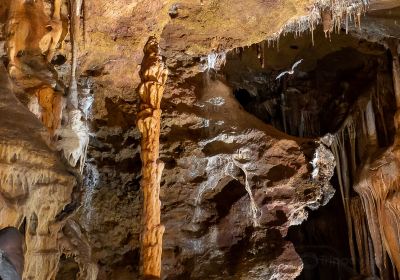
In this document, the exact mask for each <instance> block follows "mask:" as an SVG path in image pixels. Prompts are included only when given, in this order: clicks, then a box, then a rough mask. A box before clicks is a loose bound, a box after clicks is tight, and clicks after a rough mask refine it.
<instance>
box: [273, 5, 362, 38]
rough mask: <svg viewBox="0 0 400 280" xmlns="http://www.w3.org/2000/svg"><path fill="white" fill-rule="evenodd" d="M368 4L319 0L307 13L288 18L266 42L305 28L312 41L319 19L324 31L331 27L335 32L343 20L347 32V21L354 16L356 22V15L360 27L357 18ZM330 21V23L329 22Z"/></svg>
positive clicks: (298, 32) (338, 29) (299, 31)
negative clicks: (309, 33)
mask: <svg viewBox="0 0 400 280" xmlns="http://www.w3.org/2000/svg"><path fill="white" fill-rule="evenodd" d="M368 4H369V1H368V0H335V1H330V0H319V1H317V2H316V3H315V4H314V5H313V6H312V7H311V8H310V9H309V13H308V15H306V16H301V17H298V18H295V19H292V20H290V21H289V22H288V23H286V24H285V25H284V26H283V27H282V28H281V29H280V30H279V31H278V32H275V33H274V34H273V35H272V36H271V38H267V40H268V43H269V42H270V41H271V42H272V43H273V42H274V41H276V42H278V41H279V37H280V36H281V35H283V36H285V35H286V34H287V33H294V34H295V37H296V36H299V35H300V34H301V33H303V32H305V31H307V30H310V32H311V40H312V41H313V39H314V38H313V37H314V36H313V31H314V28H315V26H317V25H318V24H319V23H320V22H321V21H322V23H323V25H324V31H325V30H330V29H331V28H332V30H333V29H336V32H337V33H339V32H340V28H341V24H342V22H343V20H344V21H345V26H346V34H347V32H348V22H349V20H351V19H352V17H353V18H354V22H357V20H356V19H355V17H356V16H357V18H358V24H359V28H360V27H361V25H360V22H361V20H360V19H359V18H360V17H361V14H362V13H363V12H365V11H366V9H367V8H368ZM327 10H329V11H330V13H331V16H330V19H329V16H328V14H327V13H326V12H325V11H327ZM321 11H322V12H321ZM330 21H332V23H330ZM335 27H336V28H335ZM313 44H314V42H313ZM268 46H269V44H268ZM272 46H273V44H272Z"/></svg>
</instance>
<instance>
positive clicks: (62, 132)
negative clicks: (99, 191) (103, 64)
mask: <svg viewBox="0 0 400 280" xmlns="http://www.w3.org/2000/svg"><path fill="white" fill-rule="evenodd" d="M81 9H82V0H71V26H70V36H71V44H72V65H71V75H70V87H69V95H68V101H67V111H68V113H67V114H68V123H67V124H66V126H65V127H63V128H61V129H58V130H57V131H56V135H57V136H58V137H59V138H60V139H59V141H58V143H57V149H58V150H62V151H63V153H64V156H65V158H66V159H67V160H68V162H69V163H70V164H71V166H73V167H75V166H76V164H77V163H78V162H79V167H80V172H81V173H82V172H83V168H84V163H85V161H86V154H87V148H88V145H89V128H88V125H87V122H86V116H87V112H83V111H82V108H83V110H84V111H86V109H88V108H89V107H90V105H91V102H92V101H93V100H92V99H91V100H90V99H87V100H86V101H84V102H83V103H84V104H85V105H84V106H83V107H82V106H81V107H80V106H79V103H81V104H82V100H79V97H78V84H77V80H76V70H77V61H78V60H77V59H78V47H79V32H80V31H79V30H80V13H81ZM80 101H81V102H80ZM88 103H90V105H87V104H88ZM85 108H86V109H85ZM84 116H85V117H84Z"/></svg>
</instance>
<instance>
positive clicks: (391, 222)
mask: <svg viewBox="0 0 400 280" xmlns="http://www.w3.org/2000/svg"><path fill="white" fill-rule="evenodd" d="M390 44H391V45H392V48H391V53H392V57H393V65H392V69H393V79H392V80H387V79H386V80H385V79H383V78H382V76H381V75H380V73H379V72H378V74H377V83H376V87H375V88H374V89H373V90H372V92H370V93H368V95H367V96H362V97H360V98H359V100H358V102H357V103H356V104H355V107H354V108H353V111H352V113H351V115H350V116H349V117H348V118H347V119H346V121H345V122H344V123H343V125H342V127H341V128H340V129H339V130H338V131H337V132H336V133H335V135H334V141H333V144H332V151H333V153H334V155H335V159H336V163H337V166H336V171H337V178H338V182H339V186H340V192H341V196H342V201H343V206H344V210H345V214H346V221H347V229H348V237H349V246H350V252H351V257H352V262H353V267H354V268H357V269H358V270H359V273H360V274H362V275H365V276H375V277H380V278H381V279H393V278H394V279H396V278H397V277H398V276H399V272H400V241H399V240H400V236H399V232H400V223H399V222H400V221H399V219H398V217H399V216H400V208H399V205H400V204H399V203H400V192H399V187H398V186H399V183H400V179H399V175H398V174H399V171H400V158H399V157H400V153H399V137H400V134H399V131H398V128H399V119H398V116H399V108H400V98H399V97H400V66H399V57H398V53H397V45H398V43H397V42H395V43H393V42H390ZM383 83H393V84H391V85H383ZM387 86H390V87H391V88H392V89H393V92H394V94H395V97H396V103H397V112H396V114H395V118H394V124H395V127H396V134H395V136H394V144H393V145H392V146H390V147H388V148H386V149H382V148H380V147H379V144H378V135H377V125H376V124H379V126H380V127H381V129H380V130H381V133H383V134H385V135H384V137H383V138H384V139H383V143H384V144H383V145H381V146H385V144H388V140H387V127H386V126H385V125H384V123H385V122H384V121H382V119H383V115H384V112H383V109H382V106H381V105H380V104H382V100H380V98H381V96H384V92H382V91H381V92H380V90H382V89H385V88H387ZM373 105H374V106H373ZM381 142H382V141H381Z"/></svg>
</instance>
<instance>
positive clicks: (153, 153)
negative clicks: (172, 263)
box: [137, 37, 168, 279]
mask: <svg viewBox="0 0 400 280" xmlns="http://www.w3.org/2000/svg"><path fill="white" fill-rule="evenodd" d="M167 75H168V70H167V69H166V68H165V66H164V63H163V61H162V57H161V55H160V53H159V47H158V42H157V40H156V38H155V37H151V38H150V39H149V40H148V42H147V44H146V46H145V48H144V58H143V62H142V68H141V71H140V76H141V79H142V83H141V85H140V87H139V95H140V101H141V103H140V112H139V113H138V115H137V126H138V128H139V131H140V133H141V134H142V139H141V159H142V180H141V183H140V185H141V188H142V192H143V212H142V233H141V274H142V277H143V278H144V279H159V278H160V274H161V254H162V236H163V233H164V226H163V225H161V221H160V219H161V218H160V216H161V213H160V208H161V202H160V199H159V194H160V180H161V174H162V171H163V168H164V163H163V162H161V161H160V160H159V159H158V157H159V145H160V143H159V137H160V122H161V109H160V105H161V99H162V96H163V93H164V85H165V83H166V80H167Z"/></svg>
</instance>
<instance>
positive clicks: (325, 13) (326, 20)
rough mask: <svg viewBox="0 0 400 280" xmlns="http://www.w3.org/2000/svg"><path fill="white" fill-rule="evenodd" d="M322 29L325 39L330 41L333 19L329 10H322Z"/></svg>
mask: <svg viewBox="0 0 400 280" xmlns="http://www.w3.org/2000/svg"><path fill="white" fill-rule="evenodd" d="M321 18H322V27H323V30H324V33H325V38H329V40H330V39H331V33H332V32H333V19H332V12H331V10H330V9H324V10H322V12H321Z"/></svg>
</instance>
